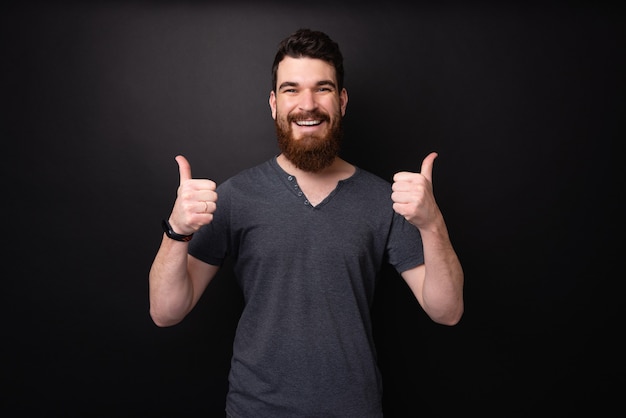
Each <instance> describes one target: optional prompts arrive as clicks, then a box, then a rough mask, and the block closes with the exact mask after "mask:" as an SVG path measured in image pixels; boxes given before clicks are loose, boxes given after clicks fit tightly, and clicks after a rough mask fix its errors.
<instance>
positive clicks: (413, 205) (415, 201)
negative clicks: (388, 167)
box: [391, 152, 440, 229]
mask: <svg viewBox="0 0 626 418" xmlns="http://www.w3.org/2000/svg"><path fill="white" fill-rule="evenodd" d="M435 158H437V153H436V152H431V153H430V154H428V155H427V156H426V158H424V161H422V168H421V170H420V172H419V173H411V172H408V171H401V172H399V173H396V174H395V175H394V176H393V184H392V194H391V200H392V201H393V210H394V211H396V213H398V214H399V215H402V216H404V218H405V219H406V220H407V221H409V222H410V223H411V224H413V225H415V226H416V227H417V228H420V229H421V228H426V227H427V226H428V225H429V224H430V223H431V222H433V221H434V220H435V219H436V218H437V217H438V216H440V212H439V207H438V206H437V202H436V201H435V196H434V194H433V164H434V162H435Z"/></svg>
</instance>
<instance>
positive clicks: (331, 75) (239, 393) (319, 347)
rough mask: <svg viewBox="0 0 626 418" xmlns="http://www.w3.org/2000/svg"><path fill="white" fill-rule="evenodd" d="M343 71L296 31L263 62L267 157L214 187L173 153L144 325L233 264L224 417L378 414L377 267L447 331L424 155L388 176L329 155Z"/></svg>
mask: <svg viewBox="0 0 626 418" xmlns="http://www.w3.org/2000/svg"><path fill="white" fill-rule="evenodd" d="M343 71H344V70H343V57H342V55H341V52H340V50H339V47H338V45H337V43H335V42H334V41H333V40H331V39H330V38H329V37H328V36H327V35H326V34H324V33H322V32H318V31H312V30H308V29H301V30H298V31H296V32H295V33H293V34H292V35H290V36H289V37H287V38H286V39H285V40H283V41H282V42H281V43H280V45H279V48H278V52H277V54H276V57H275V60H274V63H273V67H272V89H271V92H270V96H269V105H270V108H271V110H272V117H273V118H274V120H275V125H276V132H277V138H278V144H279V147H280V154H279V155H277V156H275V157H274V158H272V159H270V160H269V161H266V162H264V163H262V164H260V165H258V166H256V167H252V168H249V169H247V170H244V171H243V172H241V173H239V174H237V175H235V176H233V177H232V178H230V179H228V180H227V181H225V182H224V183H222V184H221V185H220V186H219V187H216V184H215V183H214V182H213V181H211V180H208V179H193V178H192V175H191V168H190V166H189V163H188V161H187V160H186V159H185V158H184V157H182V156H177V157H176V160H177V162H178V165H179V173H180V185H179V188H178V194H177V198H176V201H175V202H174V207H173V209H172V212H171V214H170V216H169V218H168V220H164V221H163V227H164V236H163V240H162V243H161V246H160V248H159V250H158V252H157V255H156V257H155V260H154V262H153V264H152V268H151V270H150V276H149V285H150V314H151V316H152V318H153V320H154V322H155V323H156V324H157V325H158V326H172V325H175V324H177V323H179V322H180V321H182V320H183V319H184V318H185V316H186V315H187V314H188V313H189V312H190V311H191V310H192V309H193V307H194V306H195V305H196V303H197V301H198V300H199V298H200V296H201V295H202V293H203V292H204V291H205V289H206V287H207V285H208V284H209V282H210V281H211V279H212V278H213V277H214V276H215V274H216V272H217V271H218V269H219V267H220V265H221V264H222V263H223V262H224V260H225V259H226V258H227V257H230V258H232V260H233V261H234V263H233V265H234V273H235V275H236V277H237V281H238V283H239V285H240V286H241V289H242V292H243V295H244V301H245V305H244V309H243V312H242V315H241V318H240V321H239V324H238V326H237V331H236V335H235V341H234V343H233V357H232V362H231V370H230V374H229V392H228V397H227V404H226V413H227V416H229V417H233V418H243V417H246V418H247V417H255V418H262V417H272V418H276V417H331V416H332V417H358V418H364V417H382V413H383V411H382V402H381V399H382V379H381V376H380V372H379V370H378V367H377V359H376V349H375V346H374V340H373V335H372V324H371V317H370V313H371V312H370V310H371V306H372V302H373V297H374V291H375V285H376V278H377V274H378V272H379V271H380V269H381V266H382V265H383V263H389V264H391V265H392V266H393V267H394V268H395V269H396V270H397V271H398V272H399V273H400V274H401V276H402V277H403V278H404V280H406V282H407V284H408V286H409V288H410V289H411V291H412V292H413V294H414V295H415V297H416V299H417V301H418V302H419V304H420V305H421V306H422V308H423V309H424V311H425V312H426V313H427V314H428V315H429V316H430V318H432V320H433V321H435V322H437V323H440V324H445V325H454V324H456V323H457V322H458V321H459V320H460V318H461V316H462V314H463V281H464V277H463V271H462V268H461V264H460V262H459V260H458V257H457V255H456V253H455V251H454V249H453V247H452V244H451V242H450V239H449V237H448V232H447V227H446V224H445V221H444V218H443V215H442V213H441V212H440V210H439V207H438V206H437V203H436V201H435V198H434V195H433V188H432V168H433V164H434V160H435V158H436V157H437V154H435V153H431V154H429V155H428V156H426V158H425V159H424V160H423V162H422V165H421V172H420V173H409V172H400V173H397V174H396V175H395V176H394V182H393V184H390V183H389V182H387V181H385V180H383V179H381V178H379V177H377V176H375V175H373V174H372V173H369V172H367V171H365V170H362V169H360V168H359V167H358V166H356V165H353V164H351V163H349V162H347V161H345V160H343V159H342V158H340V156H339V151H340V144H341V140H342V117H343V116H344V115H345V111H346V106H347V104H348V94H347V91H346V89H345V88H344V86H343ZM218 196H219V201H218Z"/></svg>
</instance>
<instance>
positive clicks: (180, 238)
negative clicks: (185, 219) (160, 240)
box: [161, 219, 193, 242]
mask: <svg viewBox="0 0 626 418" xmlns="http://www.w3.org/2000/svg"><path fill="white" fill-rule="evenodd" d="M161 226H162V227H163V232H165V235H167V237H168V238H171V239H173V240H175V241H183V242H187V241H189V240H191V237H193V234H190V235H181V234H177V233H176V232H174V230H173V229H172V225H170V223H169V222H168V221H167V219H163V222H161Z"/></svg>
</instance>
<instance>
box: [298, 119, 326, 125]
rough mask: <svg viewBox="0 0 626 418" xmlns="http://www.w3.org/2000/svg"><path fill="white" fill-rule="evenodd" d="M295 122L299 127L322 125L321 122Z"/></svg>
mask: <svg viewBox="0 0 626 418" xmlns="http://www.w3.org/2000/svg"><path fill="white" fill-rule="evenodd" d="M294 122H295V124H296V125H298V126H317V125H319V124H321V123H322V121H321V120H296V121H294Z"/></svg>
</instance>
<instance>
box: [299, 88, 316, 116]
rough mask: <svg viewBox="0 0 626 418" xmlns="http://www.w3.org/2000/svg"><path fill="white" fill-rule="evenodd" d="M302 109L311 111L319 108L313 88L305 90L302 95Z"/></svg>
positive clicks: (300, 104)
mask: <svg viewBox="0 0 626 418" xmlns="http://www.w3.org/2000/svg"><path fill="white" fill-rule="evenodd" d="M298 107H299V108H300V110H303V111H307V112H310V111H312V110H314V109H316V108H317V102H316V101H315V94H314V92H312V91H311V90H303V91H302V93H301V95H300V103H299V106H298Z"/></svg>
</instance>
